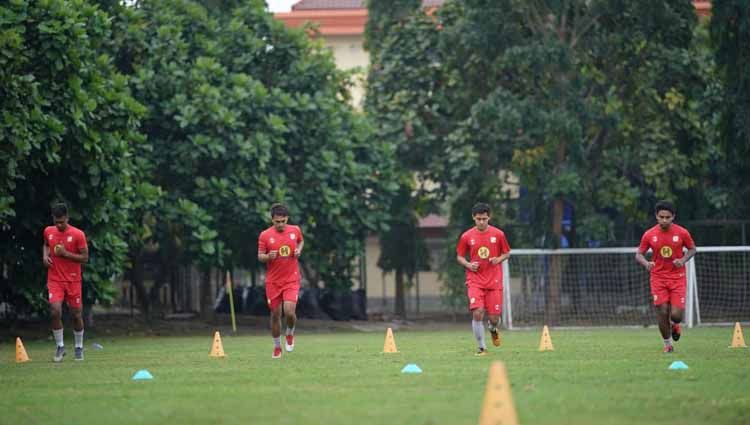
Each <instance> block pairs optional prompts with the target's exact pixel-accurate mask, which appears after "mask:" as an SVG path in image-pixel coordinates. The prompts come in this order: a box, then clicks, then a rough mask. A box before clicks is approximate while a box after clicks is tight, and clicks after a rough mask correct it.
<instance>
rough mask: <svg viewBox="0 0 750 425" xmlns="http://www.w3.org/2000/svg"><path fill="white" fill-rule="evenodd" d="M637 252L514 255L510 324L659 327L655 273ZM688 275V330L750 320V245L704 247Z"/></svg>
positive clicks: (508, 272) (506, 280) (508, 285)
mask: <svg viewBox="0 0 750 425" xmlns="http://www.w3.org/2000/svg"><path fill="white" fill-rule="evenodd" d="M635 252H636V248H635V247H622V248H573V249H558V250H552V249H515V250H512V251H511V257H510V259H509V260H508V261H507V262H505V263H504V264H503V271H504V273H503V287H504V289H505V290H504V295H503V297H504V300H503V301H504V308H503V323H504V324H505V326H506V327H507V328H511V329H512V328H513V327H514V326H516V325H520V326H539V325H542V324H554V325H567V326H576V325H578V326H623V325H642V326H649V325H653V324H654V313H653V307H652V300H651V290H650V285H649V274H648V271H646V270H645V269H644V268H643V267H642V266H640V265H639V264H638V263H637V262H636V261H635V259H634V255H635ZM646 255H647V257H648V256H649V255H650V254H649V253H647V254H646ZM686 274H687V283H688V285H687V293H686V300H685V304H686V305H685V325H686V326H688V327H693V326H695V325H699V324H701V322H702V321H703V322H735V321H740V320H750V246H728V247H701V246H699V247H698V254H697V255H696V256H695V257H694V258H693V259H692V260H691V261H689V262H688V263H686ZM699 301H700V302H699ZM702 313H703V314H702Z"/></svg>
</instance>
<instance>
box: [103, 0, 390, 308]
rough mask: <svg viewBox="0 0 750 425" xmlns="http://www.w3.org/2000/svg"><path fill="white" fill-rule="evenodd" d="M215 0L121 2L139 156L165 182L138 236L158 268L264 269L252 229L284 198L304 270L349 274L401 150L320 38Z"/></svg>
mask: <svg viewBox="0 0 750 425" xmlns="http://www.w3.org/2000/svg"><path fill="white" fill-rule="evenodd" d="M219 3H221V7H215V8H207V7H204V6H203V5H202V3H201V2H197V1H189V0H151V1H141V2H138V4H137V7H136V8H125V9H126V10H122V11H121V13H119V14H118V22H117V27H118V28H119V29H120V31H119V33H118V34H117V37H116V40H117V41H116V43H115V44H114V46H113V48H114V49H116V52H117V53H116V57H117V63H118V66H120V67H121V69H122V70H123V72H127V73H130V74H131V75H132V87H133V92H134V95H135V96H136V98H137V99H138V100H139V101H140V102H142V103H143V104H145V105H146V106H147V107H148V109H149V114H148V116H147V118H146V119H145V120H144V125H143V127H142V131H143V132H144V133H145V134H146V135H147V137H148V140H149V142H150V144H151V146H152V147H153V152H152V153H151V154H150V155H149V156H148V158H144V160H147V161H150V162H152V167H151V169H152V170H153V173H152V176H151V181H152V182H153V183H154V184H155V185H157V186H159V187H160V188H161V189H162V190H163V192H164V196H163V198H162V201H161V202H160V203H159V204H158V209H157V211H156V212H155V213H152V214H151V216H152V217H153V218H154V221H153V222H152V223H153V224H152V227H153V228H154V231H153V237H152V239H151V240H150V241H147V242H149V243H148V244H144V245H143V247H151V248H152V249H154V250H156V251H157V252H158V254H159V255H160V257H161V258H162V263H163V266H164V267H162V268H163V269H164V270H173V269H174V266H175V265H176V264H180V263H195V264H198V265H200V267H201V268H202V269H203V270H204V271H206V272H207V271H208V270H209V269H210V268H230V267H232V266H243V267H247V268H257V267H258V263H257V260H256V253H257V251H256V241H257V237H258V234H259V233H260V231H262V230H263V229H264V228H266V227H267V226H269V225H270V217H269V208H270V205H271V204H272V203H273V202H276V201H281V202H285V203H287V204H288V205H289V206H290V209H291V222H292V223H297V224H300V225H301V226H302V229H303V232H304V234H305V236H306V244H305V254H304V257H303V258H304V270H305V272H306V275H307V278H308V279H309V280H310V281H311V283H312V284H314V285H317V284H318V283H319V282H321V281H323V282H325V283H326V284H327V285H329V286H344V287H348V286H350V285H351V279H350V277H351V275H352V264H354V262H353V259H354V258H356V257H357V256H358V255H360V253H361V252H362V247H363V245H362V244H363V241H364V237H365V236H366V234H367V232H368V231H371V230H376V229H379V228H380V226H381V225H382V223H383V220H384V218H385V217H386V212H387V209H388V205H389V202H390V198H391V194H390V193H392V192H393V191H394V190H395V188H396V187H395V183H394V177H393V173H394V172H393V151H392V149H391V148H390V147H389V146H388V145H384V144H376V143H373V140H372V136H371V134H372V133H371V129H370V127H369V126H368V124H367V122H366V121H364V120H363V118H362V117H361V116H359V115H358V114H356V113H355V112H354V111H353V110H352V108H351V107H350V106H349V105H348V104H347V103H346V101H347V99H348V98H347V94H346V93H347V92H346V85H347V81H346V79H345V76H344V74H342V73H341V72H339V71H338V70H336V68H335V65H334V62H333V60H332V58H331V56H330V53H328V52H327V51H326V50H325V49H323V48H322V45H320V44H318V43H314V42H311V41H310V40H309V38H308V37H307V34H306V33H305V32H304V31H301V30H300V31H289V30H287V29H286V28H284V26H283V25H282V24H281V23H279V22H277V21H275V20H274V19H273V18H272V16H271V15H270V14H268V13H266V12H265V10H264V9H265V4H264V2H263V1H259V0H253V1H248V2H219ZM147 254H148V251H147V250H144V249H139V250H137V251H135V252H134V260H135V261H134V263H135V264H136V265H137V264H138V263H140V262H142V261H143V259H144V256H145V255H147ZM135 270H137V268H136V269H135ZM206 276H207V275H206ZM136 280H137V279H136ZM158 280H159V281H158V282H157V285H155V287H154V288H158V286H159V285H161V284H164V283H166V282H169V281H170V277H169V276H168V275H165V276H162V277H161V278H159V279H158ZM204 280H207V279H204ZM154 288H152V289H151V291H152V293H153V292H154ZM203 296H204V304H205V298H206V297H209V298H210V297H211V296H212V294H208V291H204V295H203ZM152 298H153V297H152Z"/></svg>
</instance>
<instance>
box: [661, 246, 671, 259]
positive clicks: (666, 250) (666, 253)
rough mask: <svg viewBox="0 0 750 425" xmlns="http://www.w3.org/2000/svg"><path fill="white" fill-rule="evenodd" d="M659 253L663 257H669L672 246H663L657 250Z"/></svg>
mask: <svg viewBox="0 0 750 425" xmlns="http://www.w3.org/2000/svg"><path fill="white" fill-rule="evenodd" d="M659 254H661V256H662V257H664V258H670V257H671V256H672V247H671V246H663V247H661V249H660V250H659Z"/></svg>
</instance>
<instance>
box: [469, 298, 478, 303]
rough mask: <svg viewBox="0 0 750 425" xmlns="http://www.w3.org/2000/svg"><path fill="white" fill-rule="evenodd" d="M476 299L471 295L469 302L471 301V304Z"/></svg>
mask: <svg viewBox="0 0 750 425" xmlns="http://www.w3.org/2000/svg"><path fill="white" fill-rule="evenodd" d="M476 300H477V299H476V298H474V297H471V299H470V300H469V302H471V303H472V304H474V302H475V301H476Z"/></svg>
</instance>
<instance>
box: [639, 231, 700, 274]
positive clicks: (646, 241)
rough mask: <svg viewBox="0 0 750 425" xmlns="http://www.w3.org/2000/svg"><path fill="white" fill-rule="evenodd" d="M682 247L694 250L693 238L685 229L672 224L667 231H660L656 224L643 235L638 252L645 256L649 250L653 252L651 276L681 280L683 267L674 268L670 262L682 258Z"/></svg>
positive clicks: (683, 272)
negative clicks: (653, 265) (654, 264)
mask: <svg viewBox="0 0 750 425" xmlns="http://www.w3.org/2000/svg"><path fill="white" fill-rule="evenodd" d="M683 247H685V248H687V249H692V248H695V242H693V237H692V236H690V232H688V231H687V229H685V228H684V227H682V226H678V225H676V224H674V223H672V225H670V226H669V229H667V230H662V229H661V227H660V226H659V225H658V224H657V225H656V226H654V227H652V228H650V229H648V230H647V231H646V233H644V234H643V237H642V238H641V244H640V246H638V252H640V253H641V254H645V253H646V251H648V249H649V248H651V251H653V257H652V261H653V262H654V263H656V266H655V267H654V268H653V269H651V276H653V277H661V278H666V279H681V278H683V277H685V267H684V266H683V267H675V266H674V264H673V263H672V261H674V260H676V259H678V258H682V256H683V252H682V248H683Z"/></svg>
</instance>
